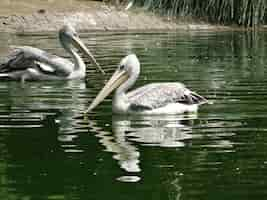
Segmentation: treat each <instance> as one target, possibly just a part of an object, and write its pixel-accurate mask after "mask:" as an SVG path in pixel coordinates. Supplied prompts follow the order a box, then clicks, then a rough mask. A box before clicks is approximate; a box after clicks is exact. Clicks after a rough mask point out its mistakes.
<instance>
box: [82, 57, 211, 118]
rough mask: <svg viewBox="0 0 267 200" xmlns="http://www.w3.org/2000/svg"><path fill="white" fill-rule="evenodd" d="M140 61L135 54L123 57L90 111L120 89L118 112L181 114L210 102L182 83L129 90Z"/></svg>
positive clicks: (114, 103) (115, 100) (115, 108)
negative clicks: (112, 92) (113, 91)
mask: <svg viewBox="0 0 267 200" xmlns="http://www.w3.org/2000/svg"><path fill="white" fill-rule="evenodd" d="M139 72H140V63H139V60H138V58H137V57H136V55H135V54H131V55H128V56H126V57H125V58H123V59H122V60H121V62H120V64H119V67H118V69H117V70H116V71H115V73H114V74H113V76H112V77H111V78H110V80H109V81H108V82H107V84H106V85H105V87H104V88H103V89H102V90H101V91H100V92H99V93H98V95H97V96H96V98H95V99H94V101H93V102H92V103H91V105H90V106H89V108H88V109H87V111H86V113H87V112H89V111H91V110H92V109H94V108H95V107H96V106H97V105H98V104H99V103H100V102H101V101H103V99H104V98H105V97H106V96H108V95H109V94H110V93H111V91H112V90H114V89H116V88H117V90H116V92H115V95H114V97H113V101H112V110H113V112H115V113H118V114H181V113H185V112H196V111H197V109H198V106H199V105H201V104H204V103H207V102H208V101H207V100H206V99H205V98H204V97H202V96H200V95H199V94H197V93H195V92H192V91H191V90H189V89H187V88H186V87H185V86H184V84H182V83H178V82H167V83H152V84H148V85H144V86H143V87H140V88H137V89H135V90H133V91H130V92H127V91H128V90H129V88H131V87H132V86H133V85H134V83H135V82H136V80H137V78H138V76H139Z"/></svg>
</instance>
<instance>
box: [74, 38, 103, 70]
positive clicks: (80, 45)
mask: <svg viewBox="0 0 267 200" xmlns="http://www.w3.org/2000/svg"><path fill="white" fill-rule="evenodd" d="M72 40H73V42H74V45H75V46H76V48H78V49H80V50H81V51H82V52H83V53H84V54H85V55H87V56H88V57H89V59H90V61H91V62H92V63H93V64H95V65H96V66H97V68H98V69H99V71H100V72H101V73H102V74H105V72H104V70H103V69H102V68H101V67H100V65H99V64H98V63H97V62H96V59H95V57H94V56H93V54H92V53H91V52H90V51H89V49H87V47H86V46H85V45H84V44H83V42H82V41H81V40H80V38H78V37H72Z"/></svg>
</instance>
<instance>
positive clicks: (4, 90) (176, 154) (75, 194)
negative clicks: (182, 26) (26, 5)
mask: <svg viewBox="0 0 267 200" xmlns="http://www.w3.org/2000/svg"><path fill="white" fill-rule="evenodd" d="M81 37H82V40H83V41H84V42H85V43H86V45H87V46H88V47H89V48H90V49H91V50H92V52H93V54H94V55H95V56H96V58H97V60H98V62H99V63H100V64H101V65H102V66H103V68H104V69H105V71H106V72H107V75H106V76H105V77H103V76H102V75H101V74H100V73H98V72H97V71H96V70H95V69H94V67H93V66H91V65H90V64H89V63H88V69H87V78H86V81H83V80H81V81H69V82H26V83H25V84H21V83H19V82H12V81H2V82H1V83H0V199H24V200H35V199H53V200H54V199H95V200H100V199H121V200H126V199H127V200H136V199H139V200H141V199H144V200H147V199H153V200H156V199H159V200H163V199H164V200H166V199H169V200H202V199H203V200H209V199H210V200H214V199H222V200H224V199H228V200H231V199H232V200H238V199H240V200H241V199H242V200H244V199H265V198H266V195H267V190H266V188H267V173H266V170H267V144H266V142H267V90H266V88H267V81H266V80H267V73H266V72H267V71H266V64H267V58H266V55H267V52H266V51H267V33H264V32H259V33H251V32H178V33H90V34H89V33H83V34H81ZM9 45H31V46H35V47H40V48H42V49H44V50H47V51H50V52H52V53H56V54H57V55H60V56H64V57H67V58H68V57H69V55H68V54H66V52H64V50H63V49H62V48H61V46H60V45H59V42H58V40H57V34H56V33H55V34H51V33H50V34H45V33H44V34H42V35H25V36H16V35H10V34H0V57H2V58H3V57H4V56H5V55H6V53H7V48H8V46H9ZM131 52H134V53H136V54H137V56H138V57H139V59H140V61H141V77H140V78H139V80H138V82H137V84H136V86H140V85H142V84H146V83H151V82H164V81H181V82H183V83H185V84H186V85H187V86H188V87H189V88H191V89H192V90H194V91H196V92H198V93H199V94H201V95H203V96H205V97H206V98H208V99H209V100H211V101H212V102H213V104H211V105H203V106H202V107H200V110H199V112H198V114H196V115H171V116H168V115H164V116H154V117H153V116H145V117H137V116H116V115H112V113H111V101H112V98H111V97H109V98H107V99H106V100H105V101H104V102H103V103H102V104H101V105H99V106H98V107H97V108H96V109H95V110H94V111H93V112H91V113H90V114H89V115H88V119H84V118H83V112H84V110H85V109H86V108H87V107H88V105H89V103H90V102H91V101H92V99H93V98H94V97H95V95H96V94H97V93H98V91H99V90H100V89H101V88H102V86H103V84H104V82H105V80H107V79H108V78H109V77H110V75H111V74H112V73H113V71H114V70H115V68H116V66H117V64H118V63H119V61H120V59H121V58H122V57H123V56H125V55H127V54H128V53H131Z"/></svg>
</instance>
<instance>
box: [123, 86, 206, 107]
mask: <svg viewBox="0 0 267 200" xmlns="http://www.w3.org/2000/svg"><path fill="white" fill-rule="evenodd" d="M127 96H128V98H129V101H130V106H131V109H133V110H151V109H155V108H160V107H163V106H166V105H167V104H170V103H182V104H186V105H192V104H203V103H206V102H207V100H206V99H205V98H204V97H202V96H200V95H198V94H197V93H195V92H192V91H190V90H189V89H187V88H186V87H185V86H184V85H183V84H182V83H153V84H148V85H145V86H143V87H140V88H138V89H136V90H134V91H131V92H129V93H127Z"/></svg>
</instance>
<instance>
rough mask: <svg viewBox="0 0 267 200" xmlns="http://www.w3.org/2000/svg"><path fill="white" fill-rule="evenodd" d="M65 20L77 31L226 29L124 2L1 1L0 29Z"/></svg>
mask: <svg viewBox="0 0 267 200" xmlns="http://www.w3.org/2000/svg"><path fill="white" fill-rule="evenodd" d="M66 22H68V23H72V24H75V26H76V29H77V30H79V31H89V30H90V31H108V30H112V31H128V30H129V31H134V30H153V31H155V30H177V29H183V30H202V29H204V30H207V29H213V30H216V29H227V27H226V26H220V25H210V24H208V23H204V22H201V21H198V22H195V21H194V20H177V19H171V18H167V17H162V16H159V15H156V14H153V13H151V12H147V11H143V10H142V9H137V8H131V9H128V10H126V9H125V5H121V6H117V7H115V6H112V5H109V4H106V3H103V2H97V1H79V0H57V1H42V0H36V1H32V0H21V1H19V2H12V1H9V0H7V1H1V2H0V32H13V33H14V32H15V33H27V32H43V31H56V30H58V29H59V28H60V27H61V26H62V24H64V23H66Z"/></svg>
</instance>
